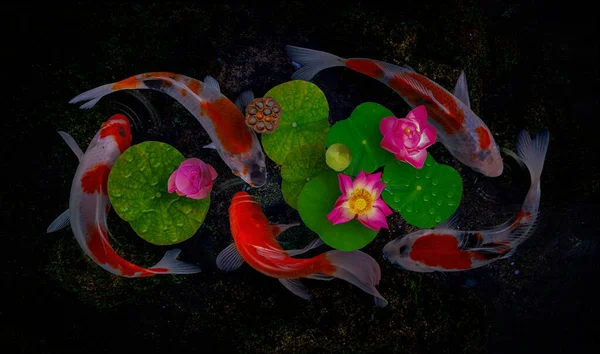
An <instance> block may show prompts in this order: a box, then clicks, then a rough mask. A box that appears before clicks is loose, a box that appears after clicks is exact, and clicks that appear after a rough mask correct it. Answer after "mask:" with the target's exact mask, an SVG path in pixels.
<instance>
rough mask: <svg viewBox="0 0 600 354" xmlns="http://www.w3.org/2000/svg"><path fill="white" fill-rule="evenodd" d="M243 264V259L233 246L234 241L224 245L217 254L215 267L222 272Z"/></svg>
mask: <svg viewBox="0 0 600 354" xmlns="http://www.w3.org/2000/svg"><path fill="white" fill-rule="evenodd" d="M242 264H244V259H243V258H242V256H241V255H240V253H239V252H238V250H237V248H236V247H235V243H232V244H231V245H229V246H227V247H225V249H224V250H223V251H221V253H219V255H218V256H217V268H219V269H220V270H222V271H224V272H230V271H232V270H236V269H238V268H239V267H241V266H242Z"/></svg>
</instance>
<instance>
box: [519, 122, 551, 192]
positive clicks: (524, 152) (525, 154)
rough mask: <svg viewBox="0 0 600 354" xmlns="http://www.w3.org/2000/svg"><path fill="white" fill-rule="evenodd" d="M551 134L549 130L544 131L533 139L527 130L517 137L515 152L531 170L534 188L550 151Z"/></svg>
mask: <svg viewBox="0 0 600 354" xmlns="http://www.w3.org/2000/svg"><path fill="white" fill-rule="evenodd" d="M549 142H550V134H549V133H548V130H543V131H541V132H540V133H538V134H537V135H536V136H534V137H533V139H531V138H530V137H529V134H528V133H527V132H526V131H525V130H521V131H520V132H519V135H518V136H517V143H516V145H515V150H516V152H517V155H518V156H519V157H520V158H521V160H522V161H523V163H524V164H525V165H526V166H527V169H529V173H530V175H531V185H532V186H534V185H535V184H536V183H537V182H539V180H540V176H541V175H542V169H543V168H544V160H545V159H546V152H547V151H548V144H549Z"/></svg>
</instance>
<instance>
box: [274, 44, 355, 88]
mask: <svg viewBox="0 0 600 354" xmlns="http://www.w3.org/2000/svg"><path fill="white" fill-rule="evenodd" d="M285 53H286V54H287V56H288V57H290V59H292V61H293V62H295V63H297V64H299V65H301V67H300V69H299V70H298V71H296V72H295V73H294V74H293V75H292V79H293V80H305V81H309V80H310V79H312V78H313V77H314V76H315V75H316V74H317V73H318V72H319V71H321V70H323V69H328V68H332V67H334V66H346V64H345V60H344V59H343V58H340V57H338V56H337V55H333V54H329V53H327V52H322V51H320V50H314V49H307V48H300V47H294V46H291V45H286V46H285Z"/></svg>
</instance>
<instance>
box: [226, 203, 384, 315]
mask: <svg viewBox="0 0 600 354" xmlns="http://www.w3.org/2000/svg"><path fill="white" fill-rule="evenodd" d="M229 221H230V226H231V234H232V235H233V240H234V243H232V244H231V245H229V246H228V247H227V248H225V249H224V250H223V251H222V252H221V253H220V254H219V256H218V257H217V266H218V268H219V269H221V270H223V271H226V272H227V271H231V270H234V269H237V268H239V267H240V266H241V265H242V264H243V263H244V261H246V262H248V264H249V265H250V266H251V267H252V268H254V269H256V270H258V271H259V272H261V273H263V274H265V275H268V276H270V277H273V278H277V279H278V280H279V281H280V282H281V284H283V286H285V287H286V288H287V289H288V290H290V291H291V292H293V293H294V294H296V295H298V296H299V297H301V298H303V299H306V300H310V298H311V296H310V295H309V294H308V293H307V292H306V289H305V288H304V286H303V285H302V283H301V282H300V280H299V278H308V279H318V280H331V279H334V278H340V279H344V280H345V281H347V282H349V283H351V284H353V285H355V286H357V287H359V288H360V289H361V290H363V291H365V292H367V293H369V294H371V295H373V296H374V298H375V305H376V306H379V307H383V306H386V305H387V300H385V299H384V298H383V297H382V296H381V294H380V293H379V291H378V290H377V289H376V288H375V285H377V284H379V280H380V279H381V270H380V268H379V264H377V262H376V261H375V260H374V259H373V258H372V257H371V256H369V255H368V254H366V253H364V252H361V251H351V252H342V251H337V250H333V251H329V252H326V253H323V254H320V255H318V256H315V257H312V258H304V259H300V258H293V256H296V255H299V254H302V253H305V252H308V251H309V250H311V249H314V248H316V247H318V246H320V245H322V244H323V243H322V241H321V240H320V239H319V238H317V239H316V240H315V241H313V242H311V243H310V244H309V245H308V246H306V247H305V248H304V249H301V250H287V251H286V250H284V249H283V248H281V246H280V245H279V243H278V242H277V239H276V238H277V235H279V234H280V233H281V232H282V231H284V230H286V229H287V228H289V227H292V226H296V225H298V224H287V225H270V224H269V221H268V220H267V217H266V216H265V214H264V213H263V211H262V209H261V208H260V206H259V205H258V203H257V202H256V201H255V200H254V198H252V197H251V196H250V195H249V194H248V193H246V192H238V193H236V194H235V196H234V197H233V200H232V201H231V205H230V206H229Z"/></svg>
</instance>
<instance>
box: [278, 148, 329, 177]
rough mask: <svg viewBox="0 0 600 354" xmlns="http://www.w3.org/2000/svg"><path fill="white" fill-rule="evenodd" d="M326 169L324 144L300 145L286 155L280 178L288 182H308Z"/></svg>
mask: <svg viewBox="0 0 600 354" xmlns="http://www.w3.org/2000/svg"><path fill="white" fill-rule="evenodd" d="M327 169H328V167H327V163H326V162H325V147H324V146H322V145H320V144H318V145H301V146H298V147H297V148H296V149H294V150H293V151H292V153H290V154H289V155H288V158H287V159H286V160H285V162H284V163H283V166H281V178H283V179H284V180H287V181H290V182H299V181H304V182H308V181H309V180H310V178H311V177H314V176H316V175H318V174H320V173H321V172H323V171H326V170H327Z"/></svg>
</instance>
